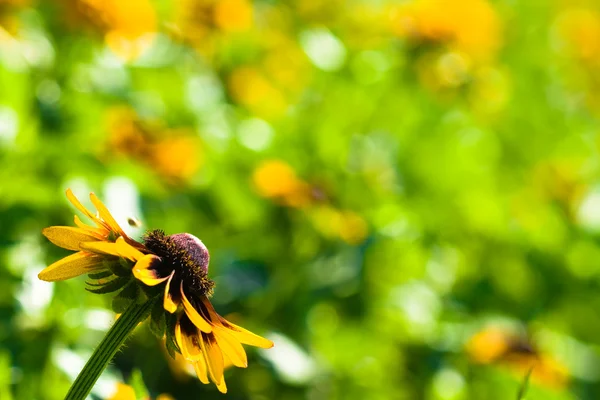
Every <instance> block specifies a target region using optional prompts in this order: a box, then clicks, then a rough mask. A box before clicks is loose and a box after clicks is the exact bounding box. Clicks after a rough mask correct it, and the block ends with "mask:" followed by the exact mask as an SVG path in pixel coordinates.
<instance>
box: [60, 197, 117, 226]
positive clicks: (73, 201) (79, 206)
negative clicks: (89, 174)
mask: <svg viewBox="0 0 600 400" xmlns="http://www.w3.org/2000/svg"><path fill="white" fill-rule="evenodd" d="M67 199H69V201H70V202H71V204H73V206H74V207H75V208H76V209H78V210H79V211H81V212H82V213H83V214H85V216H86V217H88V218H89V219H91V220H92V221H94V223H96V225H98V227H104V228H108V226H107V225H106V224H104V223H103V222H102V221H100V219H98V217H96V216H95V215H94V214H92V213H91V212H90V211H89V210H88V209H87V208H85V207H84V206H83V204H81V203H80V202H79V200H78V199H77V197H75V195H74V194H73V191H71V189H67Z"/></svg>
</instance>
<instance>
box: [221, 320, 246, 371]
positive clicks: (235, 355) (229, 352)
mask: <svg viewBox="0 0 600 400" xmlns="http://www.w3.org/2000/svg"><path fill="white" fill-rule="evenodd" d="M213 333H214V334H215V338H216V339H217V343H218V344H219V347H220V348H221V350H222V351H223V354H224V355H226V356H227V357H228V358H229V359H230V360H231V362H232V363H233V365H235V366H236V367H240V368H246V367H247V366H248V358H247V357H246V352H245V351H244V348H243V347H242V345H241V344H240V342H239V341H238V340H236V338H235V337H233V335H232V334H231V333H229V331H228V330H227V329H225V328H222V327H220V326H215V327H214V328H213Z"/></svg>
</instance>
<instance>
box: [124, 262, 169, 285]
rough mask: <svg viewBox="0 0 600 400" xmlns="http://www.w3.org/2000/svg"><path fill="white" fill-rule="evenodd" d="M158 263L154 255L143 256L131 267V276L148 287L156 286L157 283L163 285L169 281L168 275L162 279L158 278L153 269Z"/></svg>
mask: <svg viewBox="0 0 600 400" xmlns="http://www.w3.org/2000/svg"><path fill="white" fill-rule="evenodd" d="M160 262H161V259H160V257H158V256H155V255H154V254H147V255H145V256H144V257H142V258H141V259H140V260H139V261H138V262H137V263H135V265H134V266H133V269H132V272H133V276H135V277H136V278H137V279H139V280H140V281H142V282H143V283H144V284H146V285H148V286H156V285H158V284H159V283H163V282H164V281H166V280H167V279H169V277H170V275H169V276H165V277H164V278H160V277H159V276H158V272H157V271H156V269H155V267H156V266H157V265H158V264H159V263H160Z"/></svg>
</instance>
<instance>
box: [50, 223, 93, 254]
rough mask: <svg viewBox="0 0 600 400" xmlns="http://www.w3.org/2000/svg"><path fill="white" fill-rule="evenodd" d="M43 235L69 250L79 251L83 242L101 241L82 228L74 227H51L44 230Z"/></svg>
mask: <svg viewBox="0 0 600 400" xmlns="http://www.w3.org/2000/svg"><path fill="white" fill-rule="evenodd" d="M42 235H44V236H46V237H47V238H48V240H50V241H51V242H52V243H54V244H55V245H57V246H58V247H62V248H63V249H67V250H75V251H79V250H80V249H79V245H80V244H81V242H94V241H98V240H99V239H98V238H97V237H96V236H93V235H91V234H89V233H88V232H86V231H84V230H83V229H80V228H73V227H72V226H51V227H49V228H44V229H42Z"/></svg>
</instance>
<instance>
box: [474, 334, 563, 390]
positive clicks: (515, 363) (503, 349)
mask: <svg viewBox="0 0 600 400" xmlns="http://www.w3.org/2000/svg"><path fill="white" fill-rule="evenodd" d="M466 351H467V353H468V354H469V356H470V358H471V360H473V362H475V363H478V364H497V365H501V366H504V367H507V368H508V369H509V370H511V371H513V372H515V373H516V374H517V376H519V377H522V376H523V375H524V374H525V373H527V371H529V370H530V369H531V368H533V371H532V375H531V377H532V379H533V381H535V382H537V383H539V384H542V385H545V386H549V387H555V388H561V387H564V386H565V385H566V384H567V382H568V381H569V371H568V370H567V369H566V367H565V366H564V365H562V364H561V363H559V362H558V361H557V360H555V359H554V358H553V357H551V356H549V355H547V354H544V353H543V352H541V351H540V350H539V349H537V348H536V346H535V345H534V343H531V341H530V340H529V339H527V338H524V337H522V336H521V335H519V334H517V333H516V332H512V331H509V330H507V329H502V328H499V327H490V328H486V329H484V330H482V331H479V332H477V333H476V334H475V335H473V337H471V338H470V339H469V341H468V343H467V345H466Z"/></svg>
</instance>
